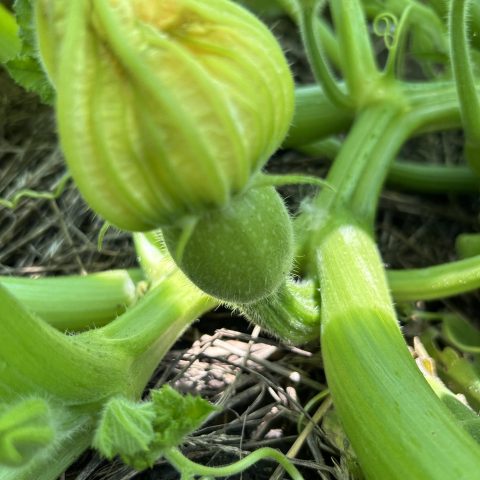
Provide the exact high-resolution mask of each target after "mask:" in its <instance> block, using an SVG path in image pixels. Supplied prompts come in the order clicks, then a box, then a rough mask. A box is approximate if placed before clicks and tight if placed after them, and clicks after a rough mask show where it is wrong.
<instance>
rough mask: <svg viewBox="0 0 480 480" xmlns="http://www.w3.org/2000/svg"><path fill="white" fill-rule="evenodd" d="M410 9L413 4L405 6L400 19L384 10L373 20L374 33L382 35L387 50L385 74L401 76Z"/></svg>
mask: <svg viewBox="0 0 480 480" xmlns="http://www.w3.org/2000/svg"><path fill="white" fill-rule="evenodd" d="M412 9H413V5H409V6H408V7H407V8H405V10H403V12H402V16H401V17H400V19H398V18H397V17H396V16H395V15H392V14H391V13H389V12H384V13H381V14H379V15H377V16H376V17H375V19H374V21H373V31H374V33H375V34H376V35H378V36H380V37H383V41H384V42H385V46H386V47H387V49H388V50H389V54H388V59H387V63H386V64H385V70H384V73H385V74H386V75H387V76H391V77H393V76H396V77H397V78H399V77H400V76H401V75H400V72H399V70H400V69H401V66H402V64H403V63H404V62H403V59H404V56H405V48H404V47H405V39H406V34H407V32H408V27H409V24H410V14H411V12H412Z"/></svg>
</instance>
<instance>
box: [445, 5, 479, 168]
mask: <svg viewBox="0 0 480 480" xmlns="http://www.w3.org/2000/svg"><path fill="white" fill-rule="evenodd" d="M468 4H469V1H468V0H451V2H450V11H449V27H450V51H451V60H452V68H453V76H454V78H455V83H456V86H457V93H458V99H459V102H460V110H461V114H462V121H463V126H464V129H465V154H466V157H467V160H468V161H469V163H470V165H471V166H472V168H473V169H474V170H475V171H476V172H477V173H478V174H480V122H479V121H478V119H479V118H480V99H479V97H478V95H477V91H476V85H475V74H474V65H473V64H472V61H471V59H470V54H469V47H468V38H467V21H468Z"/></svg>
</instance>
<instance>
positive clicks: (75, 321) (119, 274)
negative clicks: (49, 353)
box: [0, 270, 136, 331]
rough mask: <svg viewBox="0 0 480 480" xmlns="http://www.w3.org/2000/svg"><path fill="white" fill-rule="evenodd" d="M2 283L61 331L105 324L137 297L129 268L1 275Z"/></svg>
mask: <svg viewBox="0 0 480 480" xmlns="http://www.w3.org/2000/svg"><path fill="white" fill-rule="evenodd" d="M0 284H2V285H3V286H4V287H5V288H6V289H7V290H8V291H9V292H10V293H12V294H13V295H14V296H15V297H16V298H17V299H18V300H19V302H20V303H21V304H22V305H23V306H24V307H26V308H27V309H29V310H30V311H32V312H34V313H36V314H37V315H38V316H40V317H41V318H42V319H43V320H45V321H47V322H48V323H49V324H50V325H52V326H53V327H55V328H57V329H58V330H69V331H73V330H83V329H87V328H91V327H101V326H102V325H105V324H106V323H108V322H110V321H111V320H113V319H115V318H116V317H117V316H118V315H121V314H122V313H123V312H124V311H125V310H126V308H127V307H128V306H129V305H131V304H132V303H133V302H134V301H135V299H136V293H135V284H134V283H133V281H132V278H131V276H130V274H129V273H128V272H127V271H126V270H111V271H106V272H101V273H92V274H90V275H83V276H82V275H72V276H60V277H44V278H35V279H32V278H23V277H5V276H0Z"/></svg>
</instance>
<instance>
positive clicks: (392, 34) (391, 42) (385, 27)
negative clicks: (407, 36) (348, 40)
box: [373, 12, 398, 50]
mask: <svg viewBox="0 0 480 480" xmlns="http://www.w3.org/2000/svg"><path fill="white" fill-rule="evenodd" d="M397 25H398V19H397V17H396V16H395V15H393V14H392V13H389V12H383V13H380V14H379V15H377V16H376V17H375V19H374V20H373V32H374V33H375V35H378V36H379V37H383V41H384V42H385V46H386V47H387V48H388V49H389V50H391V49H392V48H394V47H395V44H396V36H397Z"/></svg>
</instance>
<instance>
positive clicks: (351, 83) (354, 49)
mask: <svg viewBox="0 0 480 480" xmlns="http://www.w3.org/2000/svg"><path fill="white" fill-rule="evenodd" d="M330 10H331V12H332V16H333V22H334V25H335V33H336V35H337V40H338V46H339V50H340V59H341V61H342V73H343V75H344V77H345V82H346V84H347V87H348V92H349V96H350V98H351V99H352V100H353V99H354V100H355V102H356V104H357V105H358V106H362V105H365V103H368V101H369V97H370V95H376V94H377V92H375V91H374V90H376V87H378V85H377V83H378V80H379V78H380V72H379V70H378V67H377V64H376V61H375V56H374V53H373V48H372V44H371V41H370V36H369V34H368V28H367V24H366V21H365V15H364V11H363V7H362V4H361V2H360V1H359V0H335V1H331V2H330Z"/></svg>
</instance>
